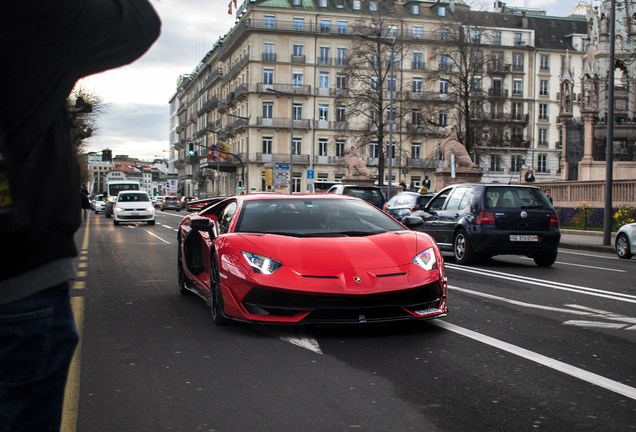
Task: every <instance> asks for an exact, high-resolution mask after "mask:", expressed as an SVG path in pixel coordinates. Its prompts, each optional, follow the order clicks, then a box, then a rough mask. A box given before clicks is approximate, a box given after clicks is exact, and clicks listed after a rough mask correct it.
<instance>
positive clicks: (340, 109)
mask: <svg viewBox="0 0 636 432" xmlns="http://www.w3.org/2000/svg"><path fill="white" fill-rule="evenodd" d="M336 121H337V122H340V123H344V122H346V121H347V110H346V108H345V106H344V105H338V106H337V107H336Z"/></svg>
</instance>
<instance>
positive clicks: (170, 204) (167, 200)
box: [159, 195, 181, 212]
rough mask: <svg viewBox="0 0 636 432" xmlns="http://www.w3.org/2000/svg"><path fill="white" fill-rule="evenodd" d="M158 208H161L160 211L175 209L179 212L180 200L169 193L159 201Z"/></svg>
mask: <svg viewBox="0 0 636 432" xmlns="http://www.w3.org/2000/svg"><path fill="white" fill-rule="evenodd" d="M159 208H160V209H161V211H166V210H176V211H178V212H180V211H181V200H180V199H179V198H177V197H176V196H171V195H168V196H165V197H163V199H162V200H161V202H160V203H159Z"/></svg>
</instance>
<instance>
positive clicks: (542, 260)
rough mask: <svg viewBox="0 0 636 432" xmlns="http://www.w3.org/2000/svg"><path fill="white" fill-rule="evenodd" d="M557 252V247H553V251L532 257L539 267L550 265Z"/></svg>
mask: <svg viewBox="0 0 636 432" xmlns="http://www.w3.org/2000/svg"><path fill="white" fill-rule="evenodd" d="M558 253H559V251H558V249H555V250H554V251H553V252H548V253H545V254H540V255H534V256H533V257H532V258H533V259H534V262H535V264H536V265H538V266H539V267H550V266H551V265H552V264H554V262H555V261H556V259H557V255H558Z"/></svg>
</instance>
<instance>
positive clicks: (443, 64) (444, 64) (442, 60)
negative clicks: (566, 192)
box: [439, 54, 450, 72]
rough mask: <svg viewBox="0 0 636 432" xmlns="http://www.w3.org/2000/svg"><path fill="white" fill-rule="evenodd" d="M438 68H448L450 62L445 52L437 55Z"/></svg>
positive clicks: (447, 69) (446, 70)
mask: <svg viewBox="0 0 636 432" xmlns="http://www.w3.org/2000/svg"><path fill="white" fill-rule="evenodd" d="M439 70H440V71H445V72H448V71H449V70H450V62H449V59H448V56H447V55H446V54H441V55H440V56H439Z"/></svg>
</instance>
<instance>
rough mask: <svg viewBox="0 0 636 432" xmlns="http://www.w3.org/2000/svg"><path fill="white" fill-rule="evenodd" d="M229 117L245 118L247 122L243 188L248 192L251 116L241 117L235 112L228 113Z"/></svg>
mask: <svg viewBox="0 0 636 432" xmlns="http://www.w3.org/2000/svg"><path fill="white" fill-rule="evenodd" d="M228 116H230V117H236V118H237V119H241V120H245V121H246V122H247V145H246V146H245V179H244V181H245V190H246V191H247V193H250V118H252V116H251V115H250V116H247V117H241V116H237V115H235V114H228Z"/></svg>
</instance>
